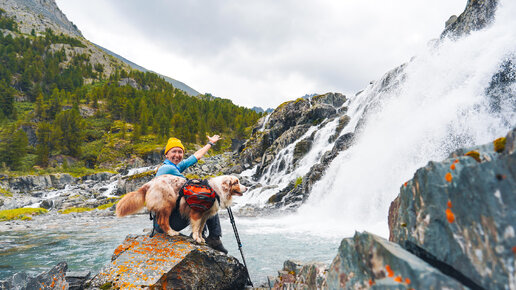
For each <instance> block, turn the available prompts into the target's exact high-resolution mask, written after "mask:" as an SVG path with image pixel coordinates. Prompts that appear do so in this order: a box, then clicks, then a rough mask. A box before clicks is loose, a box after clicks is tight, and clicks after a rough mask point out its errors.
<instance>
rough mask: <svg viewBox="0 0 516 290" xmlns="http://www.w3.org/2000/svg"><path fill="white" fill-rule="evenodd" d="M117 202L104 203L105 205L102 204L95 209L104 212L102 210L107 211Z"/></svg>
mask: <svg viewBox="0 0 516 290" xmlns="http://www.w3.org/2000/svg"><path fill="white" fill-rule="evenodd" d="M117 202H118V201H113V202H110V203H106V204H103V205H99V206H97V209H98V210H104V209H108V208H110V207H112V206H113V205H115V204H116V203H117Z"/></svg>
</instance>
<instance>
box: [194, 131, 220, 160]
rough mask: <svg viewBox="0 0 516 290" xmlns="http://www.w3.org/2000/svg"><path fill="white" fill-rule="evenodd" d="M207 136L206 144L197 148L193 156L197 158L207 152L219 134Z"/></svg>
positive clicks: (217, 139)
mask: <svg viewBox="0 0 516 290" xmlns="http://www.w3.org/2000/svg"><path fill="white" fill-rule="evenodd" d="M206 137H208V144H206V146H204V147H202V148H201V149H199V150H198V151H197V152H195V153H194V156H195V158H197V160H199V159H201V158H202V157H203V156H204V154H206V152H208V150H210V148H211V147H212V146H213V145H215V143H217V141H219V140H220V136H219V135H213V136H212V137H210V136H206Z"/></svg>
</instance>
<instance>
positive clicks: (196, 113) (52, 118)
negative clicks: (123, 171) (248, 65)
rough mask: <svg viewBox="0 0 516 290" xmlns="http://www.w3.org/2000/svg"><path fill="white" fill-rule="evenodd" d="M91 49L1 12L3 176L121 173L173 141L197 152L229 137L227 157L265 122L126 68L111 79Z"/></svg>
mask: <svg viewBox="0 0 516 290" xmlns="http://www.w3.org/2000/svg"><path fill="white" fill-rule="evenodd" d="M84 47H86V46H85V45H84V44H83V41H82V40H81V39H78V38H73V37H70V36H65V35H62V34H61V35H56V34H54V33H53V32H52V31H51V30H48V29H47V31H46V32H45V33H43V34H36V33H34V32H32V33H31V34H30V35H24V34H22V33H20V32H19V30H18V29H17V23H16V22H15V21H14V20H13V19H10V18H8V17H6V16H5V13H4V12H3V11H1V10H0V105H1V109H0V170H1V171H3V172H11V173H27V172H34V173H42V172H49V171H69V172H76V173H77V174H80V173H88V172H90V171H91V170H94V169H105V168H113V167H115V166H118V165H121V164H123V163H124V162H127V161H128V160H129V159H131V158H134V157H137V156H139V157H144V156H145V155H146V154H150V153H152V152H156V151H159V150H160V148H161V147H162V146H163V144H164V142H165V141H166V139H167V137H170V136H175V137H178V138H180V139H182V140H183V142H185V143H187V148H188V149H191V150H194V149H195V147H196V146H194V144H204V143H205V142H206V134H215V133H216V134H220V135H222V136H223V138H224V139H223V140H222V141H221V142H219V143H220V144H218V146H216V148H215V150H218V151H222V150H225V149H227V148H228V147H229V146H230V145H231V139H232V138H237V139H242V138H246V137H247V136H248V135H249V133H250V132H249V127H250V126H251V125H253V124H254V123H255V122H256V120H257V119H258V118H259V117H260V114H258V113H256V112H255V111H253V110H251V109H247V108H244V107H239V106H236V105H234V104H233V103H232V102H231V101H230V100H226V99H219V98H214V97H212V96H209V95H206V96H199V97H191V96H188V95H187V94H186V93H185V92H184V91H181V90H179V89H176V88H174V87H173V86H172V85H171V84H169V83H168V82H166V81H165V80H163V79H162V78H161V77H159V76H158V75H156V74H154V73H149V72H146V73H143V72H139V71H136V70H132V71H129V70H127V69H125V68H124V66H122V65H121V66H120V67H119V68H118V69H116V70H114V71H113V72H112V73H111V74H109V75H108V74H107V73H106V72H105V71H104V67H103V66H102V65H101V64H98V63H96V64H95V65H92V62H91V61H90V57H91V55H90V54H88V53H77V51H84V49H83V48H84ZM76 48H82V50H81V49H76ZM13 171H14V172H13Z"/></svg>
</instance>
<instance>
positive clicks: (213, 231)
mask: <svg viewBox="0 0 516 290" xmlns="http://www.w3.org/2000/svg"><path fill="white" fill-rule="evenodd" d="M168 222H169V223H170V227H171V228H172V229H173V230H174V231H178V232H179V231H181V230H183V229H185V228H186V227H187V226H189V225H190V220H189V219H187V218H184V217H183V216H181V214H180V213H179V210H174V211H172V214H170V218H169V219H168ZM153 223H154V231H155V232H157V233H163V230H162V229H161V228H160V227H159V225H158V222H157V218H156V217H154V221H153ZM206 228H208V231H209V236H210V237H212V238H220V237H221V236H222V229H221V228H220V219H219V214H216V215H214V216H212V217H211V218H209V219H208V220H207V221H206V226H205V227H204V230H203V234H204V233H205V232H206Z"/></svg>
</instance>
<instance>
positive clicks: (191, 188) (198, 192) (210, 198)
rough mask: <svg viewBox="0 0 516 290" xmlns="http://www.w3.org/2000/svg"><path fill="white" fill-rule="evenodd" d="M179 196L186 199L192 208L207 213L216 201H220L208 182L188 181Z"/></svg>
mask: <svg viewBox="0 0 516 290" xmlns="http://www.w3.org/2000/svg"><path fill="white" fill-rule="evenodd" d="M179 196H180V198H181V197H184V199H185V200H186V203H187V204H188V205H189V206H190V208H192V209H194V210H196V211H200V212H205V211H207V210H208V209H210V208H211V207H212V206H213V203H214V202H215V200H219V197H218V195H217V194H216V193H215V191H214V190H213V188H211V187H210V186H209V185H208V180H198V179H190V180H187V181H186V183H185V184H184V185H183V187H182V188H181V190H180V191H179ZM219 203H220V200H219Z"/></svg>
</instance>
